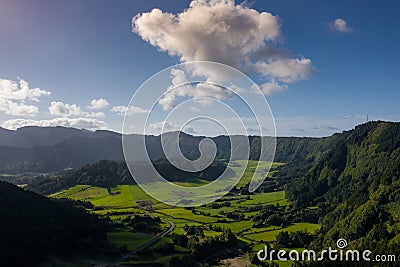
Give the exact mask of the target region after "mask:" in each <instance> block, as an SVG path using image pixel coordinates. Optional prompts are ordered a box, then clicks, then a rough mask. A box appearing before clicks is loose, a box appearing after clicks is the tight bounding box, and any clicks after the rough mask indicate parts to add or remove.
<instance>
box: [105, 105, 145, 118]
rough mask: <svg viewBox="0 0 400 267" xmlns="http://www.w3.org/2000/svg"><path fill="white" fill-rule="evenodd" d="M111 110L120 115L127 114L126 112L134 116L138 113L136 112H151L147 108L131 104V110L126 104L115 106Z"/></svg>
mask: <svg viewBox="0 0 400 267" xmlns="http://www.w3.org/2000/svg"><path fill="white" fill-rule="evenodd" d="M110 111H111V112H116V113H117V114H118V115H120V116H125V114H126V115H127V116H132V115H136V114H146V113H148V112H149V111H148V110H146V109H142V108H139V107H135V106H130V107H129V110H128V107H126V106H115V107H113V108H112V109H111V110H110Z"/></svg>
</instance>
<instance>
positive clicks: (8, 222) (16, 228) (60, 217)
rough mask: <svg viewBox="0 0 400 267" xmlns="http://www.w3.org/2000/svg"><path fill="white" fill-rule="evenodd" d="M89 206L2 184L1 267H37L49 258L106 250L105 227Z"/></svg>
mask: <svg viewBox="0 0 400 267" xmlns="http://www.w3.org/2000/svg"><path fill="white" fill-rule="evenodd" d="M89 204H90V203H83V202H76V201H72V200H68V199H60V200H57V199H50V198H47V197H43V196H40V195H38V194H36V193H33V192H27V191H24V190H23V189H21V188H19V187H17V186H15V185H12V184H9V183H6V182H0V225H1V227H0V265H1V266H36V265H37V264H38V263H40V262H42V261H43V260H44V259H45V258H46V257H47V256H49V255H62V256H65V257H68V256H71V255H77V254H93V253H97V252H98V251H99V250H101V249H105V248H106V226H105V224H104V223H103V222H101V221H100V220H99V219H98V218H97V216H95V215H92V214H89V213H88V212H87V211H86V209H85V208H87V207H88V206H87V205H89Z"/></svg>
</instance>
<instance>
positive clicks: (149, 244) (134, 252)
mask: <svg viewBox="0 0 400 267" xmlns="http://www.w3.org/2000/svg"><path fill="white" fill-rule="evenodd" d="M161 220H163V221H166V222H168V223H169V225H170V227H169V229H168V230H166V231H165V232H163V233H161V234H159V235H157V236H156V237H155V238H153V239H152V240H150V241H149V242H147V243H146V244H143V245H142V246H140V247H139V248H137V249H135V250H134V251H131V252H129V253H128V254H126V255H124V256H123V257H122V258H121V259H120V260H119V261H117V262H114V263H111V264H108V265H107V266H118V265H119V264H120V262H123V261H125V260H126V259H127V258H129V257H130V256H132V255H134V254H136V253H138V252H140V251H142V250H144V249H146V248H148V247H151V246H152V245H154V244H155V243H157V242H158V240H160V239H161V238H162V237H164V236H166V235H167V234H169V233H171V232H172V231H173V230H174V229H175V224H174V223H173V222H171V221H169V220H167V219H161Z"/></svg>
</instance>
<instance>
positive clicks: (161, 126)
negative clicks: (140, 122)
mask: <svg viewBox="0 0 400 267" xmlns="http://www.w3.org/2000/svg"><path fill="white" fill-rule="evenodd" d="M149 126H150V128H152V129H154V130H155V131H156V132H157V133H158V134H159V133H165V132H171V131H178V130H179V129H180V127H179V126H178V125H175V124H173V123H170V122H168V121H161V122H156V123H152V124H150V125H149Z"/></svg>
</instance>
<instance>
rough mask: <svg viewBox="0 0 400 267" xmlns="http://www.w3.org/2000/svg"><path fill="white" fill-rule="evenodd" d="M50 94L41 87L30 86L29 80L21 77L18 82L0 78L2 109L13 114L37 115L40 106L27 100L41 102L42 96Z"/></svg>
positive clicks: (0, 107) (0, 108) (0, 105)
mask: <svg viewBox="0 0 400 267" xmlns="http://www.w3.org/2000/svg"><path fill="white" fill-rule="evenodd" d="M50 94H51V93H50V92H49V91H46V90H42V89H40V88H39V87H35V88H30V87H29V84H28V82H26V81H25V80H22V79H19V78H18V81H17V82H16V81H12V80H7V79H0V111H3V112H5V113H6V114H7V115H13V116H30V117H31V116H35V115H36V114H37V113H38V112H39V109H38V107H37V106H35V105H32V104H27V103H26V102H28V101H32V102H39V99H40V98H41V97H43V96H48V95H50Z"/></svg>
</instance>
